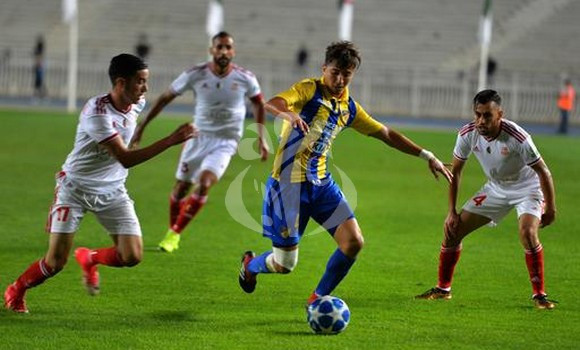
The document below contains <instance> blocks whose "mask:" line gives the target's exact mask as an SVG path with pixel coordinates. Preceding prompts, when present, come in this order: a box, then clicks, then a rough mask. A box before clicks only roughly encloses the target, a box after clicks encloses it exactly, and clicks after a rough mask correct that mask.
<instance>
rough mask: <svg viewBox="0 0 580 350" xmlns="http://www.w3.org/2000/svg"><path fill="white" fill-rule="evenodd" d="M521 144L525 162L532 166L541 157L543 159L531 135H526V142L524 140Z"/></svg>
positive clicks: (521, 152) (521, 154)
mask: <svg viewBox="0 0 580 350" xmlns="http://www.w3.org/2000/svg"><path fill="white" fill-rule="evenodd" d="M520 145H521V147H520V148H521V150H520V156H521V157H522V160H523V161H524V163H526V164H527V165H529V166H532V165H534V164H536V163H537V162H539V161H540V159H542V157H541V155H540V152H539V151H538V149H537V148H536V145H535V144H534V141H532V138H531V137H530V136H528V137H526V139H525V140H524V142H522V143H521V144H520Z"/></svg>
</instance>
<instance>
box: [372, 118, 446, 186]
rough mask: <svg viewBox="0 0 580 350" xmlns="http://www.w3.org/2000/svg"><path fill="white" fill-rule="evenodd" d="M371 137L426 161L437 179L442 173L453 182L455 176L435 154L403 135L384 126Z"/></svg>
mask: <svg viewBox="0 0 580 350" xmlns="http://www.w3.org/2000/svg"><path fill="white" fill-rule="evenodd" d="M369 136H372V137H374V138H376V139H379V140H381V141H383V142H384V143H386V144H387V145H389V146H391V147H393V148H396V149H398V150H399V151H401V152H404V153H407V154H411V155H414V156H418V157H421V158H423V159H425V160H426V161H427V162H428V163H429V169H430V170H431V172H432V173H433V176H435V178H439V175H438V174H437V173H440V174H442V175H443V176H444V177H445V179H446V180H447V182H451V178H452V177H453V175H451V172H450V171H449V169H447V168H446V167H445V165H444V164H443V163H442V162H441V161H440V160H439V159H437V157H435V155H434V154H433V153H431V152H429V151H427V150H426V149H423V148H421V147H420V146H418V145H417V144H415V143H414V142H413V141H411V140H410V139H408V138H407V137H406V136H404V135H403V134H401V133H399V132H397V131H395V130H393V129H391V128H388V127H387V126H384V125H383V127H382V128H381V130H379V131H377V132H375V133H373V134H370V135H369Z"/></svg>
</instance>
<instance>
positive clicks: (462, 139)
mask: <svg viewBox="0 0 580 350" xmlns="http://www.w3.org/2000/svg"><path fill="white" fill-rule="evenodd" d="M469 135H470V133H467V134H464V135H461V133H457V140H455V147H454V148H453V156H454V157H455V158H457V159H460V160H463V161H465V160H467V158H469V155H470V154H471V146H470V144H469Z"/></svg>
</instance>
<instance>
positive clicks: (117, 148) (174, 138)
mask: <svg viewBox="0 0 580 350" xmlns="http://www.w3.org/2000/svg"><path fill="white" fill-rule="evenodd" d="M196 135H197V129H195V127H194V126H193V125H192V124H190V123H186V124H183V125H181V126H179V127H178V128H177V129H176V130H175V131H174V132H172V133H171V134H169V135H168V136H166V137H164V138H162V139H161V140H159V141H157V142H155V143H153V144H151V145H149V146H147V147H145V148H140V149H129V148H127V146H125V143H124V142H123V139H121V137H120V136H116V137H114V138H112V139H111V140H109V141H107V142H105V143H103V144H101V145H102V146H103V147H105V148H106V149H107V151H108V152H109V153H110V154H111V155H112V156H113V157H115V159H117V160H118V161H119V163H121V164H122V165H123V166H124V167H125V168H131V167H133V166H135V165H137V164H141V163H143V162H145V161H146V160H149V159H151V158H153V157H155V156H156V155H158V154H159V153H161V152H163V151H165V150H166V149H168V148H169V147H171V146H174V145H177V144H180V143H182V142H183V141H185V140H188V139H190V138H192V137H194V136H196Z"/></svg>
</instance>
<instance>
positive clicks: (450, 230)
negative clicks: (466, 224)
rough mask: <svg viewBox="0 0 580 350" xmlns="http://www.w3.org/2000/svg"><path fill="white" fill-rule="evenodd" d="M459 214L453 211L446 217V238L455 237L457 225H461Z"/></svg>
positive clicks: (444, 225)
mask: <svg viewBox="0 0 580 350" xmlns="http://www.w3.org/2000/svg"><path fill="white" fill-rule="evenodd" d="M459 220H460V219H459V214H457V212H455V210H454V211H452V212H449V213H448V214H447V217H446V218H445V223H444V224H443V232H445V238H447V239H449V238H453V237H454V236H455V233H456V232H457V227H458V226H459Z"/></svg>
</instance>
